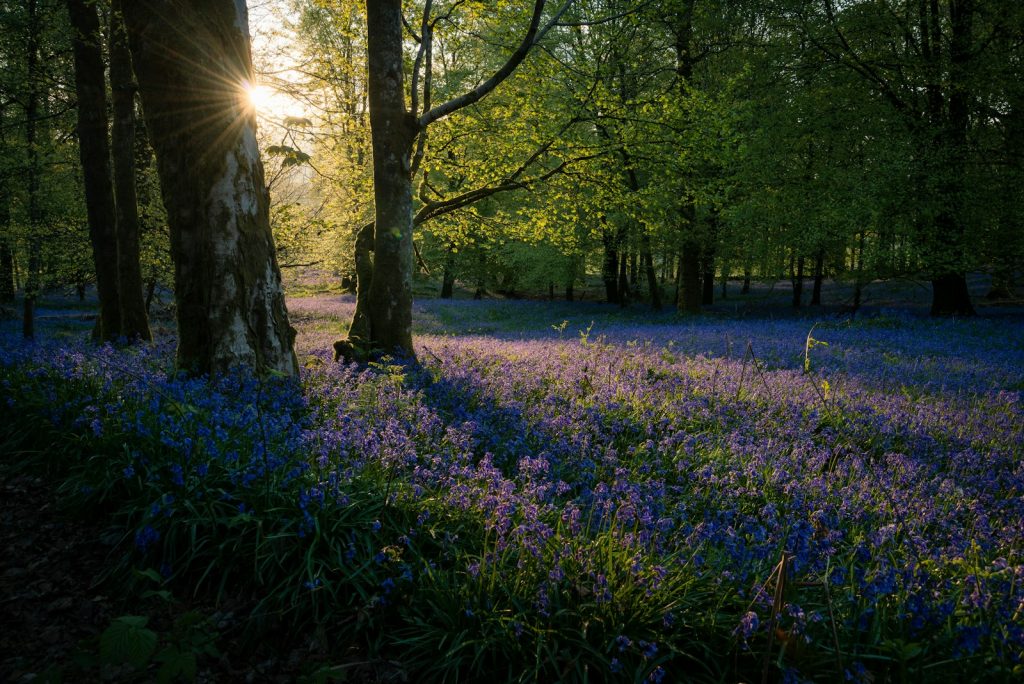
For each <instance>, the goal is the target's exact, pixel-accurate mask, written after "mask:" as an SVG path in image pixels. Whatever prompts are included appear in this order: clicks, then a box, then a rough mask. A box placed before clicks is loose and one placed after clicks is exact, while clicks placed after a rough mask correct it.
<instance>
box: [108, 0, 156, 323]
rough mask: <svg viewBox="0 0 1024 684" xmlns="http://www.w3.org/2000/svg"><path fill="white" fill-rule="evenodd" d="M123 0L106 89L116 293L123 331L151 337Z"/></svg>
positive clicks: (113, 19)
mask: <svg viewBox="0 0 1024 684" xmlns="http://www.w3.org/2000/svg"><path fill="white" fill-rule="evenodd" d="M121 2H122V0H114V3H113V7H112V8H111V12H110V38H109V39H110V93H111V102H112V105H113V111H114V121H113V126H112V127H111V131H110V138H111V145H110V146H111V151H112V157H113V162H114V204H115V206H116V209H117V294H118V301H119V303H120V306H121V312H120V313H121V316H120V317H121V334H122V335H123V336H124V337H126V338H128V339H129V340H135V339H139V340H144V341H149V340H152V339H153V336H152V335H151V334H150V332H149V317H148V316H147V315H146V302H145V300H144V299H143V294H142V266H141V264H140V262H139V206H138V198H137V196H136V192H135V82H134V77H133V74H132V62H131V54H130V53H129V51H128V34H127V33H125V29H124V21H123V19H122V16H121Z"/></svg>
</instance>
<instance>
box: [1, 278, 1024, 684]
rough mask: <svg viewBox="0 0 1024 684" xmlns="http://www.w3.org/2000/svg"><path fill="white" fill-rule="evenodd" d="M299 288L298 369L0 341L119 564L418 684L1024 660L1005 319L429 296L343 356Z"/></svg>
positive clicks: (716, 675) (22, 412) (948, 670)
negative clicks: (372, 345) (404, 349)
mask: <svg viewBox="0 0 1024 684" xmlns="http://www.w3.org/2000/svg"><path fill="white" fill-rule="evenodd" d="M289 307H290V310H291V313H292V318H293V322H296V325H297V326H298V327H299V328H300V336H299V340H298V343H297V344H298V350H299V357H300V363H301V365H302V367H303V369H302V374H301V380H300V381H298V382H296V381H294V380H288V379H280V378H270V379H263V380H259V379H256V378H253V377H252V376H250V375H247V374H246V373H245V372H244V371H240V372H238V373H236V374H232V375H230V376H227V377H221V378H216V379H212V380H209V379H188V378H184V377H178V376H175V375H174V374H173V373H171V372H170V371H169V368H170V366H171V364H172V360H173V340H165V341H163V342H161V343H158V344H156V345H154V346H152V347H147V348H142V349H139V348H129V349H114V348H111V347H103V348H97V347H94V346H90V345H89V344H88V343H87V340H86V337H87V335H86V334H83V333H75V334H70V335H63V336H61V337H59V338H51V339H49V340H47V339H45V338H44V339H43V340H42V341H40V342H38V343H36V344H34V345H26V344H24V343H22V342H21V341H20V340H18V339H17V338H16V337H15V336H14V335H13V334H11V335H7V336H4V337H3V338H2V345H0V387H2V389H3V397H4V398H3V401H4V403H5V406H4V411H5V412H6V413H7V415H12V416H19V417H20V420H18V421H12V422H11V426H10V427H9V428H7V431H8V433H12V434H13V433H15V432H17V431H18V430H19V429H21V430H24V431H26V432H32V433H33V434H35V435H38V434H40V432H46V433H47V434H51V435H57V436H60V437H61V439H63V440H64V443H65V447H64V448H62V449H61V450H60V453H61V454H63V456H62V458H64V459H66V460H68V461H69V462H68V463H67V464H66V467H67V477H66V482H65V485H64V492H65V495H66V497H67V499H68V501H69V505H76V506H79V507H80V508H79V509H80V510H91V511H97V510H98V511H104V512H105V514H106V515H110V516H111V517H112V518H113V519H115V520H117V521H119V523H120V524H122V526H123V529H125V530H126V534H125V539H124V542H123V544H122V547H123V549H124V550H125V555H126V561H125V562H126V564H128V565H130V566H134V567H137V568H146V567H149V568H154V569H157V570H158V572H159V573H160V574H161V575H162V577H163V578H164V580H165V581H166V582H167V583H168V585H169V586H171V587H175V588H181V587H185V588H186V591H188V592H195V593H197V594H205V595H212V596H215V597H218V598H226V597H229V596H231V597H236V598H237V597H238V596H239V595H243V596H244V597H245V598H247V599H249V600H250V601H251V605H252V606H253V610H252V614H253V617H252V621H253V629H254V630H255V631H257V632H258V629H259V626H260V625H261V624H263V623H264V622H265V623H268V624H269V623H274V624H280V623H282V622H283V623H286V624H294V625H295V626H296V627H302V626H305V627H308V626H310V625H314V624H318V625H322V626H324V625H326V626H328V627H329V629H330V634H332V635H333V636H332V637H331V639H332V640H333V643H334V645H335V646H336V647H337V649H338V650H339V651H342V652H344V651H347V652H349V653H357V654H358V655H359V657H360V658H366V659H371V660H372V659H381V660H386V661H387V662H389V663H391V664H392V665H393V666H396V667H399V668H401V669H404V670H405V671H407V672H408V673H410V675H411V676H413V675H414V676H415V678H417V679H421V680H441V679H449V680H456V679H458V680H459V681H476V680H482V679H485V678H490V679H493V678H494V676H495V673H499V675H498V677H499V679H501V678H504V677H505V676H506V674H507V676H508V678H509V679H511V680H522V681H535V680H539V681H554V680H562V681H651V682H660V681H666V682H669V681H755V680H759V679H760V678H761V676H762V674H763V673H765V672H767V673H768V675H769V676H770V677H771V679H772V680H778V681H793V682H798V681H842V680H844V679H845V680H847V681H858V682H870V681H909V680H911V679H917V680H921V679H922V678H924V681H971V680H975V681H1003V680H1006V681H1009V680H1012V679H1015V678H1017V677H1021V676H1022V675H1024V669H1022V658H1024V544H1022V541H1024V462H1022V452H1024V447H1022V444H1024V398H1022V395H1024V392H1022V390H1024V341H1022V340H1024V337H1022V336H1021V334H1020V333H1021V326H1020V324H1019V322H1011V321H983V320H979V321H939V322H936V321H930V320H923V319H920V320H914V319H907V318H899V317H882V318H874V319H867V320H860V321H855V322H850V321H845V320H837V319H828V320H823V321H820V322H818V323H817V324H816V325H813V328H812V324H813V323H814V322H813V321H807V320H781V321H779V320H775V321H773V320H724V319H723V320H713V319H696V320H678V319H675V318H673V317H671V316H668V315H665V316H655V317H652V316H648V317H646V318H645V317H643V316H642V315H641V314H639V313H634V314H619V313H617V312H609V311H608V310H606V309H603V308H599V307H596V306H595V307H590V308H588V307H587V306H575V307H570V306H563V307H562V308H551V307H547V306H544V305H540V304H535V303H486V302H456V303H441V302H427V303H423V304H421V305H419V308H418V310H417V325H418V326H419V330H420V334H419V335H418V337H417V355H418V359H419V363H410V362H407V361H403V360H401V359H391V358H383V359H381V360H379V361H377V362H374V363H371V364H369V365H364V366H357V365H345V364H338V363H333V362H332V361H331V358H330V354H329V350H330V342H331V341H332V340H333V339H334V338H336V337H337V336H338V333H337V330H338V329H339V322H340V321H342V320H344V319H345V318H346V316H347V313H348V311H349V310H350V304H349V303H345V302H341V301H338V300H337V299H331V298H310V299H306V300H294V301H292V302H290V303H289ZM592 321H593V322H592ZM53 438H54V439H56V437H53ZM68 444H71V445H72V446H73V447H74V448H71V449H69V448H67V445H68ZM68 454H70V456H69V455H68ZM55 458H56V456H55ZM353 657H354V656H353Z"/></svg>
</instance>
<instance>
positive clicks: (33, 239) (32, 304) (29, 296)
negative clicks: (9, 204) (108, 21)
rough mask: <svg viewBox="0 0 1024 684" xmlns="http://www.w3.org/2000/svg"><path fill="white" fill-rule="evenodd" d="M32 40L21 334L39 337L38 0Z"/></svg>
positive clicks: (32, 0) (32, 6) (31, 3)
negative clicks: (36, 323) (26, 226)
mask: <svg viewBox="0 0 1024 684" xmlns="http://www.w3.org/2000/svg"><path fill="white" fill-rule="evenodd" d="M27 9H28V12H27V14H28V41H27V44H26V60H25V63H26V66H27V69H26V71H27V73H28V93H27V96H26V102H25V146H26V148H27V150H28V155H27V156H28V159H27V160H26V161H27V164H26V168H25V173H26V176H27V178H26V180H27V183H26V185H27V190H28V193H27V198H26V200H27V205H28V207H27V210H28V211H27V213H28V216H27V218H28V272H27V273H26V274H25V299H24V301H23V307H24V308H23V310H22V317H21V334H22V336H24V337H25V338H26V339H33V338H34V337H35V320H36V297H37V296H38V295H39V264H40V261H41V253H42V244H41V240H40V237H39V235H38V231H39V224H40V222H41V221H40V219H41V216H40V211H39V150H38V149H37V148H36V123H37V120H38V118H39V81H40V79H39V74H38V73H37V72H38V67H39V33H40V27H39V12H38V6H37V3H36V0H28V7H27Z"/></svg>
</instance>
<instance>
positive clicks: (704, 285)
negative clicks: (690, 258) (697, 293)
mask: <svg viewBox="0 0 1024 684" xmlns="http://www.w3.org/2000/svg"><path fill="white" fill-rule="evenodd" d="M700 271H701V274H700V277H701V298H700V302H701V304H703V305H705V306H710V305H712V304H714V303H715V250H714V249H713V248H712V247H711V246H710V245H708V244H705V245H704V249H702V250H701V255H700Z"/></svg>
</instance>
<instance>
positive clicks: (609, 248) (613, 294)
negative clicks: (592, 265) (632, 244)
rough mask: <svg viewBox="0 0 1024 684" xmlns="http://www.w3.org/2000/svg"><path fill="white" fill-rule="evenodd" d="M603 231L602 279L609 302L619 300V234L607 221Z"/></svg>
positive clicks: (614, 302)
mask: <svg viewBox="0 0 1024 684" xmlns="http://www.w3.org/2000/svg"><path fill="white" fill-rule="evenodd" d="M601 221H602V223H604V224H605V225H604V230H603V231H602V232H601V240H602V242H603V243H604V262H602V265H601V279H602V280H603V281H604V292H605V301H607V302H608V303H609V304H617V303H618V302H619V274H618V270H619V250H618V235H617V234H616V232H615V231H613V230H612V229H611V227H610V226H609V225H608V224H607V223H606V221H605V219H604V218H602V219H601Z"/></svg>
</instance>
